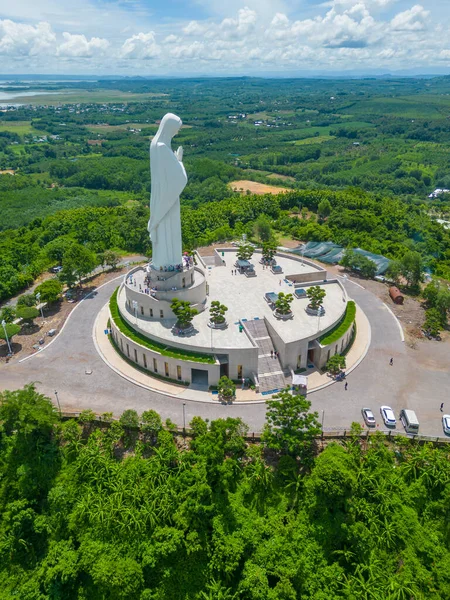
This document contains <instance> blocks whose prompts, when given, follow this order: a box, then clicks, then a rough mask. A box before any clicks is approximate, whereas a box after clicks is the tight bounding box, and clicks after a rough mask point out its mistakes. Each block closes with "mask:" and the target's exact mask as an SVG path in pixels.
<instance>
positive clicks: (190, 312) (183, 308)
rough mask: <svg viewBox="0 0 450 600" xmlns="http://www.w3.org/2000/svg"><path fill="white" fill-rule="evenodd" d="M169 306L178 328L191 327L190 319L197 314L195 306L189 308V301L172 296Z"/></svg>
mask: <svg viewBox="0 0 450 600" xmlns="http://www.w3.org/2000/svg"><path fill="white" fill-rule="evenodd" d="M170 308H171V309H172V312H173V314H174V315H175V316H176V318H177V327H179V328H180V329H189V328H190V327H192V319H193V318H194V317H195V315H198V310H197V309H196V308H191V305H190V304H189V302H187V301H186V300H180V299H179V298H173V300H172V304H171V305H170Z"/></svg>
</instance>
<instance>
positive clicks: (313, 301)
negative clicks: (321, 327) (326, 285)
mask: <svg viewBox="0 0 450 600" xmlns="http://www.w3.org/2000/svg"><path fill="white" fill-rule="evenodd" d="M306 295H307V296H308V299H309V304H308V306H307V307H306V312H307V313H309V314H310V315H318V314H321V313H322V312H323V307H322V304H323V301H324V298H325V296H326V295H327V293H326V291H325V290H324V289H323V288H321V287H320V285H313V286H311V287H310V288H308V290H307V292H306Z"/></svg>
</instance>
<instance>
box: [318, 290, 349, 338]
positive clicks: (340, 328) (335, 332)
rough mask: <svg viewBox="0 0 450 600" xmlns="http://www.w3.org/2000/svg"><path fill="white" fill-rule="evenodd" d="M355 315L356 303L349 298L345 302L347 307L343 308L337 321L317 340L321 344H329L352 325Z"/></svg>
mask: <svg viewBox="0 0 450 600" xmlns="http://www.w3.org/2000/svg"><path fill="white" fill-rule="evenodd" d="M355 316H356V304H355V303H354V302H353V300H349V301H348V302H347V308H346V309H345V313H344V316H343V317H342V319H341V320H340V321H339V323H338V324H337V325H336V326H335V327H333V329H330V331H328V332H327V333H326V334H325V335H323V336H322V337H321V338H319V342H320V343H321V344H322V346H328V345H329V344H332V343H333V342H336V341H337V340H338V339H339V338H341V337H342V336H343V335H344V334H345V333H346V332H347V331H348V329H349V327H350V326H351V325H352V323H353V321H354V320H355Z"/></svg>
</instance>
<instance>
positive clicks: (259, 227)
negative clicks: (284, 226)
mask: <svg viewBox="0 0 450 600" xmlns="http://www.w3.org/2000/svg"><path fill="white" fill-rule="evenodd" d="M253 230H254V232H255V236H256V237H257V238H258V240H259V241H260V242H261V243H262V244H264V243H267V242H269V241H270V239H271V237H272V235H273V234H272V225H271V221H270V219H269V217H268V216H267V215H264V214H262V215H259V217H258V218H257V219H256V221H255V225H254V227H253Z"/></svg>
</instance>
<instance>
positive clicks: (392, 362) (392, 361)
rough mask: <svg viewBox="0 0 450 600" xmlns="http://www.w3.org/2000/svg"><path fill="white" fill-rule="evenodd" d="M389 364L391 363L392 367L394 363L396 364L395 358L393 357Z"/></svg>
mask: <svg viewBox="0 0 450 600" xmlns="http://www.w3.org/2000/svg"><path fill="white" fill-rule="evenodd" d="M389 364H390V365H391V367H392V366H393V364H394V359H393V358H391V360H390V361H389Z"/></svg>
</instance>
